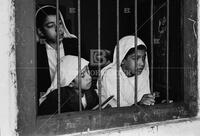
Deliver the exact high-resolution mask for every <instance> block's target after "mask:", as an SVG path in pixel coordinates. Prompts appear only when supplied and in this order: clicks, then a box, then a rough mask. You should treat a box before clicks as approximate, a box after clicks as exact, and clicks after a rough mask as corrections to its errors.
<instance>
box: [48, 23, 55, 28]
mask: <svg viewBox="0 0 200 136" xmlns="http://www.w3.org/2000/svg"><path fill="white" fill-rule="evenodd" d="M54 26H55V25H54V24H53V23H49V24H47V25H46V27H47V28H52V27H54Z"/></svg>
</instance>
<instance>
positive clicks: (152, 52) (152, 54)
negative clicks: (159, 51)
mask: <svg viewBox="0 0 200 136" xmlns="http://www.w3.org/2000/svg"><path fill="white" fill-rule="evenodd" d="M153 11H154V10H153V0H151V93H153V64H154V62H153V56H154V48H153V47H154V43H153V38H154V37H153V17H154V16H153Z"/></svg>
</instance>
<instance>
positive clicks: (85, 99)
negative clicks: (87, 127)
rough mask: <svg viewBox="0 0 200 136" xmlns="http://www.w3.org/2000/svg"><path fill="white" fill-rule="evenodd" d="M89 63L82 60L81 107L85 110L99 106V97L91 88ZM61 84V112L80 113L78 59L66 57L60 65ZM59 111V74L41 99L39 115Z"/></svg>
mask: <svg viewBox="0 0 200 136" xmlns="http://www.w3.org/2000/svg"><path fill="white" fill-rule="evenodd" d="M88 63H89V62H88V61H86V60H85V59H83V58H81V94H82V96H81V105H82V109H83V110H89V109H92V108H93V107H94V106H96V105H97V104H98V100H99V98H98V96H97V94H96V92H95V91H94V89H92V88H91V84H92V78H91V76H90V71H89V69H88ZM60 73H61V74H60V84H61V94H60V98H61V104H60V107H61V112H70V111H79V89H78V85H79V82H78V57H77V56H73V55H67V56H64V57H63V58H62V59H61V63H60ZM57 111H58V91H57V73H56V75H55V78H54V80H53V82H52V84H51V87H50V88H49V89H48V90H47V92H46V94H45V95H44V96H43V97H41V98H40V106H39V114H40V115H43V114H54V113H57Z"/></svg>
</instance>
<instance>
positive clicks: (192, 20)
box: [188, 18, 198, 39]
mask: <svg viewBox="0 0 200 136" xmlns="http://www.w3.org/2000/svg"><path fill="white" fill-rule="evenodd" d="M188 20H190V21H191V22H193V25H192V26H193V33H194V36H195V38H196V39H197V38H198V37H197V32H196V29H195V27H196V26H195V25H196V22H197V21H195V20H194V19H191V18H188Z"/></svg>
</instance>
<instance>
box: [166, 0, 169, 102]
mask: <svg viewBox="0 0 200 136" xmlns="http://www.w3.org/2000/svg"><path fill="white" fill-rule="evenodd" d="M166 68H167V69H166V70H167V84H166V86H167V90H166V93H167V96H166V97H167V98H166V99H167V103H169V0H167V66H166Z"/></svg>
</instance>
